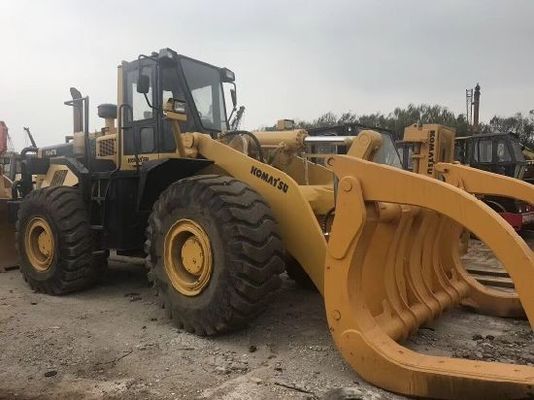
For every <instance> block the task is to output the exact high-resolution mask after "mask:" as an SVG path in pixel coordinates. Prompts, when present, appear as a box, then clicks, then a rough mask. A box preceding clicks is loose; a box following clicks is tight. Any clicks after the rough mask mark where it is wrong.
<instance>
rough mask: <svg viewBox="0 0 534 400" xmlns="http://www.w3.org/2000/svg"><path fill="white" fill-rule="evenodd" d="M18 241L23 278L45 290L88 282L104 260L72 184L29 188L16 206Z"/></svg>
mask: <svg viewBox="0 0 534 400" xmlns="http://www.w3.org/2000/svg"><path fill="white" fill-rule="evenodd" d="M16 242H17V249H18V252H19V255H20V260H21V261H20V270H21V272H22V274H23V275H24V279H25V280H26V281H27V282H28V283H29V285H30V287H31V288H32V289H34V290H36V291H38V292H43V293H47V294H52V295H62V294H65V293H69V292H74V291H77V290H81V289H84V288H86V287H88V286H90V285H91V284H93V283H94V282H95V280H96V278H97V271H98V270H99V268H100V267H101V264H102V263H103V261H104V260H103V259H102V257H99V256H95V255H94V254H93V251H94V247H95V246H94V240H93V236H92V232H91V229H90V225H89V218H88V215H87V210H86V207H85V203H84V202H83V200H82V197H81V195H80V193H79V191H78V190H77V189H75V188H71V187H66V186H54V187H47V188H44V189H37V190H33V191H32V192H30V193H29V194H28V195H27V196H26V197H25V198H24V200H23V201H22V203H21V205H20V208H19V211H18V219H17V227H16Z"/></svg>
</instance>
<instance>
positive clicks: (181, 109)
mask: <svg viewBox="0 0 534 400" xmlns="http://www.w3.org/2000/svg"><path fill="white" fill-rule="evenodd" d="M172 111H174V112H175V113H178V114H185V101H181V100H176V99H173V104H172Z"/></svg>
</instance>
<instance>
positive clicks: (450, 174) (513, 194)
mask: <svg viewBox="0 0 534 400" xmlns="http://www.w3.org/2000/svg"><path fill="white" fill-rule="evenodd" d="M436 171H438V172H439V173H440V174H441V175H442V176H443V177H444V178H445V182H447V183H450V184H451V185H454V186H456V187H459V188H463V189H464V190H466V191H467V192H469V193H474V194H479V195H491V196H502V197H510V198H514V199H517V200H521V201H524V202H525V203H529V204H534V191H533V189H532V185H531V184H529V183H527V182H524V181H521V180H519V179H515V178H510V177H508V176H504V175H498V174H494V173H491V172H486V171H483V170H480V169H476V168H472V167H468V166H465V165H461V164H453V163H438V164H436Z"/></svg>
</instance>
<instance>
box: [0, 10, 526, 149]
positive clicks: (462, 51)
mask: <svg viewBox="0 0 534 400" xmlns="http://www.w3.org/2000/svg"><path fill="white" fill-rule="evenodd" d="M164 47H171V48H173V49H175V50H176V51H177V52H179V53H182V54H185V55H189V56H191V57H194V58H198V59H201V60H204V61H207V62H209V63H212V64H215V65H217V66H226V67H228V68H230V69H232V70H233V71H234V72H235V73H236V76H237V84H238V101H239V103H240V104H244V105H245V106H246V108H247V109H246V113H245V116H244V120H243V125H242V127H243V128H248V129H253V128H257V127H260V126H262V125H271V124H273V123H274V122H275V121H276V120H277V119H279V118H294V119H313V118H316V117H317V116H319V115H320V114H322V113H324V112H327V111H333V112H336V113H341V112H344V111H353V112H356V113H359V114H361V113H370V112H376V111H383V112H389V111H391V110H392V109H393V108H394V107H395V106H405V105H407V104H409V103H416V104H417V103H433V104H434V103H437V104H441V105H445V106H447V107H449V108H450V109H451V110H453V111H455V112H464V109H465V89H466V88H468V87H473V86H474V85H475V84H476V82H480V84H481V86H482V101H481V117H482V119H483V120H487V119H488V118H490V117H491V116H492V115H494V114H500V115H507V114H511V113H514V112H516V111H522V112H528V111H529V110H531V109H533V108H534V1H532V0H524V1H520V0H502V1H495V0H470V1H465V0H457V1H428V0H425V1H423V0H421V1H415V0H414V1H411V0H403V1H399V0H383V1H380V0H369V1H356V0H352V1H324V0H320V1H298V0H292V1H288V0H285V1H269V0H264V1H252V0H249V1H245V0H243V1H236V0H217V1H199V0H195V1H179V0H171V1H168V0H167V1H159V0H151V1H135V0H129V1H112V0H109V1H87V0H86V1H78V0H69V1H60V0H46V1H36V0H34V1H23V0H0V50H1V51H0V57H1V59H0V120H5V121H6V123H7V124H8V126H9V128H10V133H11V136H12V137H13V138H14V140H15V143H16V145H17V147H19V149H20V147H21V146H23V145H24V144H25V143H24V136H23V131H22V127H23V126H29V127H30V128H31V129H32V131H33V132H34V135H35V137H36V139H37V141H38V143H39V144H51V143H56V142H60V141H62V140H63V137H64V136H65V135H67V134H70V133H71V129H72V122H71V110H70V108H68V107H67V106H65V105H63V101H65V100H67V99H68V98H69V90H68V89H69V87H70V86H76V87H77V88H79V89H80V91H81V92H82V93H83V94H84V95H89V96H90V98H91V125H92V126H91V128H92V129H94V128H96V127H100V126H101V121H99V119H98V118H97V116H96V106H97V105H98V104H100V103H104V102H113V103H116V66H117V65H118V64H119V63H120V61H121V60H133V59H135V58H136V57H137V55H138V54H139V53H149V52H151V51H153V50H159V49H160V48H164Z"/></svg>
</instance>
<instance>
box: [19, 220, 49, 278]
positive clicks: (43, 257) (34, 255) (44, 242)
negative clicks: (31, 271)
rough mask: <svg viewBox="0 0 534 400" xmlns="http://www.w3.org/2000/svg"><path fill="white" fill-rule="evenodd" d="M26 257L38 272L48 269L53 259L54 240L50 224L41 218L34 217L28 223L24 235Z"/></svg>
mask: <svg viewBox="0 0 534 400" xmlns="http://www.w3.org/2000/svg"><path fill="white" fill-rule="evenodd" d="M24 245H25V250H26V255H27V257H28V260H29V261H30V263H31V265H32V266H33V267H34V268H35V269H36V270H37V271H39V272H44V271H46V270H48V269H49V268H50V266H51V265H52V261H53V259H54V247H55V240H54V235H53V233H52V228H51V227H50V224H49V223H48V222H47V221H46V220H45V219H44V218H42V217H34V218H33V219H31V220H30V222H29V223H28V226H27V228H26V233H25V235H24Z"/></svg>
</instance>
